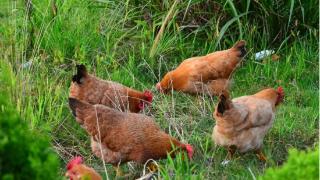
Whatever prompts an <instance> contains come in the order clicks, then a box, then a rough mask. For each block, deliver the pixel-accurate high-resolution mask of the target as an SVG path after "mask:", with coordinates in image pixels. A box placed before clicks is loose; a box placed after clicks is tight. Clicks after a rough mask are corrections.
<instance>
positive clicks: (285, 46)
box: [0, 0, 319, 179]
mask: <svg viewBox="0 0 320 180" xmlns="http://www.w3.org/2000/svg"><path fill="white" fill-rule="evenodd" d="M26 2H27V1H26ZM32 2H33V4H32V6H30V8H29V10H28V8H26V5H25V3H24V2H21V1H7V0H3V1H1V2H0V4H1V5H0V51H1V53H0V60H1V61H3V62H4V63H6V64H7V66H8V71H9V72H8V74H11V78H12V82H13V83H12V86H9V87H6V88H10V90H11V95H12V96H11V99H12V102H14V103H15V104H16V107H17V109H18V110H19V112H20V114H21V116H22V117H24V119H25V120H26V121H28V122H29V124H30V128H33V129H35V130H38V131H41V132H43V133H49V134H50V135H51V137H52V145H53V147H54V149H55V150H56V151H57V153H58V154H59V155H60V157H61V161H63V162H66V161H67V160H68V159H69V158H70V157H71V156H73V155H82V156H84V157H85V160H86V163H87V164H89V165H91V166H92V167H94V168H95V169H97V170H98V171H99V172H100V173H101V174H105V171H104V167H103V165H102V162H101V161H100V160H99V159H97V158H95V157H94V156H93V155H92V153H91V152H90V148H89V147H90V146H89V139H88V136H87V135H86V133H85V131H84V130H82V129H81V128H80V126H79V125H78V124H77V123H76V122H75V120H74V118H73V117H72V115H71V113H70V111H69V109H68V106H67V98H68V90H69V85H70V80H71V76H72V74H73V73H74V72H75V71H74V67H75V64H78V63H84V64H86V65H87V66H88V68H89V70H90V72H92V73H95V74H96V75H97V76H99V77H101V78H104V79H112V80H113V81H117V82H120V83H123V84H125V85H127V86H131V87H134V88H136V89H140V90H143V89H151V90H152V91H153V92H154V93H155V99H154V103H153V106H152V107H151V108H149V109H147V110H146V111H145V112H143V113H145V114H148V115H150V116H153V117H154V118H155V119H156V121H157V123H158V124H159V125H160V126H161V128H162V129H164V130H165V131H166V132H168V133H170V134H171V135H173V136H175V137H178V138H179V139H181V140H182V141H185V142H188V143H191V144H193V145H194V146H195V149H196V155H195V158H194V160H193V161H191V162H185V161H182V160H181V158H177V159H175V160H171V159H168V160H161V161H158V163H159V165H160V167H161V171H160V173H161V177H163V178H164V179H167V178H168V179H169V178H170V177H171V178H176V179H185V178H187V179H208V178H212V177H217V178H219V179H220V178H226V179H248V178H253V177H257V176H259V175H261V174H263V172H264V170H265V168H267V167H274V166H279V165H281V164H282V163H283V162H284V161H285V160H286V158H287V152H288V149H289V148H292V147H296V148H298V149H305V148H307V147H313V146H314V145H315V143H317V142H318V136H317V134H318V128H319V127H318V120H319V116H318V109H319V107H318V90H319V87H318V84H319V79H318V72H319V65H318V58H319V56H318V53H319V49H318V40H319V38H318V33H319V31H318V30H317V28H315V26H312V25H314V24H312V23H311V25H310V24H308V23H307V22H304V17H306V18H309V20H310V19H315V20H316V21H317V17H318V16H317V15H313V16H312V15H311V14H310V11H311V10H310V7H313V6H316V4H317V2H315V1H310V2H309V1H308V2H303V3H302V4H301V2H300V1H291V4H290V3H289V4H288V5H287V6H286V5H279V6H274V7H276V8H277V7H279V8H280V7H283V8H286V9H284V10H285V11H280V12H281V13H285V12H286V13H287V16H285V17H287V19H286V21H285V23H284V24H280V25H283V27H284V28H282V26H279V24H276V23H275V24H272V22H275V21H276V20H277V19H276V18H275V19H271V20H270V18H271V17H273V16H271V15H269V16H266V15H265V16H262V15H261V14H259V16H258V18H252V17H251V16H256V14H255V13H258V12H253V10H254V8H253V9H252V6H253V7H258V5H257V4H254V3H255V2H253V1H252V2H251V1H247V3H245V4H244V5H242V6H239V3H233V1H227V3H226V4H224V3H219V1H217V3H212V4H210V3H209V5H207V6H206V3H203V2H201V1H197V2H191V1H189V2H183V3H182V2H181V3H178V4H177V6H173V7H172V4H173V1H163V2H162V3H161V2H160V1H159V2H158V1H157V2H154V3H151V2H149V1H143V2H138V1H137V2H136V1H129V0H128V1H125V2H122V1H116V2H114V1H104V0H97V1H89V0H79V1H76V0H70V1H58V0H57V1H42V0H34V1H32ZM272 2H273V3H276V2H277V1H272ZM292 2H293V4H292ZM53 4H55V5H53ZM266 4H267V3H266ZM260 5H261V7H262V9H264V10H265V11H269V10H270V9H268V7H267V6H266V5H265V4H264V3H261V4H260ZM210 7H213V10H212V9H211V8H210ZM259 7H260V6H259ZM301 7H303V8H301ZM170 8H172V14H171V16H172V19H170V20H169V21H168V23H167V26H166V27H165V28H164V31H163V35H162V37H161V39H160V41H159V42H158V43H157V44H156V45H155V47H156V48H155V49H153V50H152V47H153V43H154V42H155V41H154V39H156V36H157V34H158V32H159V30H160V29H161V25H163V20H164V19H165V16H166V15H167V14H168V12H169V9H170ZM301 9H304V11H302V10H301ZM204 10H207V11H204ZM215 10H216V12H219V13H214V12H215ZM274 11H276V10H274ZM297 11H298V12H299V13H297ZM316 11H317V10H316ZM273 13H274V12H272V11H271V10H270V11H269V14H273ZM308 13H309V14H308ZM295 14H298V15H295ZM260 16H261V17H260ZM300 16H301V17H302V16H303V18H301V17H300ZM264 17H265V18H266V21H263V20H264ZM279 17H280V16H279ZM300 19H303V21H299V20H300ZM269 20H270V21H269ZM306 21H307V20H306ZM268 23H270V24H268ZM277 23H279V22H277ZM315 24H317V23H315ZM275 32H279V33H275ZM239 39H245V40H246V41H247V43H248V50H249V53H248V55H247V56H246V58H245V60H244V61H243V63H242V65H241V67H240V68H239V69H238V70H237V71H236V72H235V74H234V75H233V78H234V83H233V87H232V96H233V97H237V96H242V95H246V94H251V93H254V92H256V91H258V90H260V89H262V88H265V87H277V86H282V87H284V90H285V92H286V99H285V102H284V104H283V105H281V106H280V107H279V109H278V111H277V116H276V120H275V123H274V125H273V128H272V129H271V131H270V132H269V133H268V134H267V136H266V138H265V141H264V144H265V145H264V148H263V150H264V152H265V154H266V156H267V157H268V162H267V163H266V164H263V163H261V162H259V161H258V160H257V158H256V157H255V155H254V154H250V153H247V154H244V155H240V154H237V155H236V158H235V159H234V160H233V161H232V162H231V163H230V164H229V165H228V166H222V165H221V162H222V161H223V160H224V158H225V157H226V151H225V150H224V149H223V148H220V147H216V146H215V145H214V143H213V142H212V141H211V133H212V129H213V126H214V124H215V121H214V119H213V118H212V111H213V108H214V106H215V104H216V103H217V99H216V98H206V97H191V96H187V95H184V94H181V93H173V95H172V96H164V95H161V94H158V93H156V91H155V88H154V85H155V83H156V82H158V81H159V79H160V78H161V77H162V76H163V75H164V74H165V73H166V72H167V71H168V70H171V69H173V68H175V67H176V66H177V65H178V64H179V63H180V62H181V61H182V60H184V59H186V58H188V57H191V56H197V55H204V54H207V53H208V52H212V51H215V50H220V49H225V48H228V47H230V46H232V44H233V43H235V42H236V41H237V40H239ZM263 49H274V50H275V51H276V52H277V54H278V55H279V56H280V59H279V60H277V61H273V60H271V58H267V59H265V60H263V61H259V62H258V61H255V60H254V58H253V54H254V52H257V51H260V50H263ZM151 51H154V53H151V55H150V52H151ZM28 64H30V66H28ZM63 168H64V167H61V174H63V172H64V169H63ZM123 168H124V169H125V170H126V172H130V173H131V174H132V176H131V177H132V178H133V177H139V176H141V175H142V169H143V167H141V166H137V165H135V164H133V163H130V164H128V165H123ZM107 172H108V176H109V178H110V179H113V177H114V175H115V174H114V171H113V169H112V168H111V166H110V165H107Z"/></svg>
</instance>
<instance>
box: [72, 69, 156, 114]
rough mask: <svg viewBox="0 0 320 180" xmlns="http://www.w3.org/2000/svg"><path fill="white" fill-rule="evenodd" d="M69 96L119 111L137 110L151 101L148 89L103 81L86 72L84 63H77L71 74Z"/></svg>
mask: <svg viewBox="0 0 320 180" xmlns="http://www.w3.org/2000/svg"><path fill="white" fill-rule="evenodd" d="M69 96H70V97H73V98H76V99H79V100H82V101H86V102H88V103H90V104H103V105H106V106H109V107H112V108H115V109H119V110H121V111H127V110H129V111H130V112H135V113H137V112H139V111H141V110H143V109H144V107H145V105H146V104H150V103H152V98H153V95H152V93H151V92H150V91H148V90H147V91H144V92H143V93H142V92H139V91H137V90H134V89H131V88H128V87H126V86H124V85H121V84H119V83H116V82H112V81H105V80H102V79H99V78H97V77H95V76H93V75H90V74H88V73H87V70H86V67H85V66H84V65H77V74H76V75H74V76H73V78H72V83H71V87H70V95H69Z"/></svg>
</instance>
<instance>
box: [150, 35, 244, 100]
mask: <svg viewBox="0 0 320 180" xmlns="http://www.w3.org/2000/svg"><path fill="white" fill-rule="evenodd" d="M245 45H246V42H245V41H243V40H242V41H239V42H238V43H236V44H235V45H234V46H233V47H232V48H230V49H227V50H224V51H217V52H213V53H210V54H208V55H206V56H200V57H192V58H189V59H186V60H184V61H183V62H182V63H181V64H180V65H179V66H178V67H177V68H176V69H175V70H172V71H170V72H168V73H167V74H166V75H165V76H164V78H163V79H162V80H161V82H159V83H157V85H156V88H157V89H158V90H159V91H160V92H164V93H168V92H169V91H171V90H172V89H173V90H175V91H181V92H184V93H188V94H198V93H203V94H207V95H210V96H212V95H219V94H220V93H221V92H222V91H225V90H228V89H229V86H230V80H229V79H230V75H231V74H232V72H233V71H234V70H235V69H236V67H237V65H238V64H239V62H241V59H242V58H243V57H244V56H245V54H246V49H245Z"/></svg>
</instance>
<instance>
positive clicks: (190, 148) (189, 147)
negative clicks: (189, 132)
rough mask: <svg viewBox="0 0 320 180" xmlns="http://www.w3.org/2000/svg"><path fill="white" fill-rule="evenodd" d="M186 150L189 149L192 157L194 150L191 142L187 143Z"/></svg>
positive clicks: (188, 151)
mask: <svg viewBox="0 0 320 180" xmlns="http://www.w3.org/2000/svg"><path fill="white" fill-rule="evenodd" d="M186 150H187V153H188V157H189V159H192V156H193V152H194V150H193V147H192V146H191V145H190V144H186Z"/></svg>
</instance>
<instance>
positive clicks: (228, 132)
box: [67, 41, 284, 180]
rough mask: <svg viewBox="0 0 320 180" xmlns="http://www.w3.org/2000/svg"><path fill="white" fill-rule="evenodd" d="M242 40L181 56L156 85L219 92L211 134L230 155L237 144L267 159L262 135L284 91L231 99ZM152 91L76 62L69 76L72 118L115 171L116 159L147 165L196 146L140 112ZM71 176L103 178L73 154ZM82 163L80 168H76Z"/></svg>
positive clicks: (165, 88)
mask: <svg viewBox="0 0 320 180" xmlns="http://www.w3.org/2000/svg"><path fill="white" fill-rule="evenodd" d="M245 45H246V43H245V41H239V42H237V43H236V44H235V45H234V46H233V47H232V48H230V49H227V50H224V51H217V52H214V53H210V54H208V55H206V56H201V57H192V58H189V59H186V60H184V61H183V62H182V63H181V64H180V65H179V66H178V67H177V68H176V69H175V70H172V71H170V72H168V73H167V74H166V75H165V76H164V78H163V79H162V80H161V82H159V83H157V85H156V88H157V90H158V91H159V92H161V93H166V94H167V93H169V92H171V91H173V90H175V91H179V92H183V93H188V94H195V95H196V94H200V93H202V94H206V95H209V96H219V102H218V105H217V106H216V107H215V111H214V113H213V117H214V119H215V120H216V125H215V127H214V128H213V133H212V139H213V141H214V142H215V143H216V144H217V145H220V146H223V147H225V148H227V150H228V156H227V158H228V159H231V158H232V155H233V154H234V152H235V151H236V150H238V151H239V152H240V153H244V152H248V151H254V152H255V153H256V154H257V155H258V157H259V159H260V160H262V161H266V157H265V156H264V155H263V154H262V152H261V146H262V143H263V138H264V136H265V135H266V133H267V131H268V130H269V129H270V128H271V126H272V123H273V120H274V118H275V107H276V106H277V105H279V103H280V102H282V101H283V98H284V92H283V89H282V88H281V87H279V88H278V89H273V88H268V89H264V90H262V91H260V92H258V93H256V94H254V95H250V96H242V97H239V98H235V99H230V97H229V89H230V77H231V75H232V73H233V71H234V70H235V69H236V68H237V67H238V65H239V64H240V62H241V60H242V58H243V57H244V56H245V55H246V49H245ZM152 99H153V94H152V93H151V92H150V91H144V92H140V91H137V90H134V89H131V88H129V87H126V86H124V85H121V84H119V83H115V82H112V81H106V80H102V79H99V78H97V77H95V76H93V75H91V74H89V73H88V72H87V70H86V68H85V66H84V65H77V74H76V75H74V76H73V78H72V84H71V88H70V97H69V106H70V109H71V111H72V114H73V115H74V117H75V118H76V121H77V122H78V123H79V124H80V125H81V126H82V127H83V128H84V129H85V130H86V131H87V133H88V135H89V136H90V138H91V150H92V152H93V154H94V155H95V156H97V157H99V158H101V159H102V160H103V161H104V162H105V163H108V164H112V165H113V167H114V168H115V169H116V174H117V176H122V172H121V170H120V168H119V165H120V164H122V163H126V162H129V161H134V162H136V163H140V164H144V163H147V166H148V167H149V169H150V170H151V171H154V170H155V165H154V164H153V163H149V161H148V160H149V159H153V160H157V159H161V158H166V157H167V156H168V155H169V156H171V157H175V155H176V154H177V153H180V152H185V153H183V154H182V157H183V158H186V156H187V157H188V158H189V159H192V156H193V154H194V148H193V146H191V145H190V144H185V143H182V142H180V141H179V140H177V139H176V138H174V137H172V136H170V135H168V134H167V133H165V132H164V131H162V130H161V129H160V128H159V126H158V125H157V124H156V121H155V120H154V119H153V118H152V117H149V116H146V115H144V114H139V113H138V112H139V111H141V110H142V109H144V108H145V106H147V105H149V104H151V103H152ZM67 169H68V171H67V175H68V176H69V177H70V179H72V180H76V179H81V178H82V177H83V176H88V177H90V178H91V179H101V177H100V175H99V174H97V173H95V172H92V170H93V169H91V168H89V167H86V166H85V165H83V164H82V159H81V158H80V157H76V158H75V159H73V160H71V161H70V162H69V164H68V167H67ZM79 169H80V170H79Z"/></svg>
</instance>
